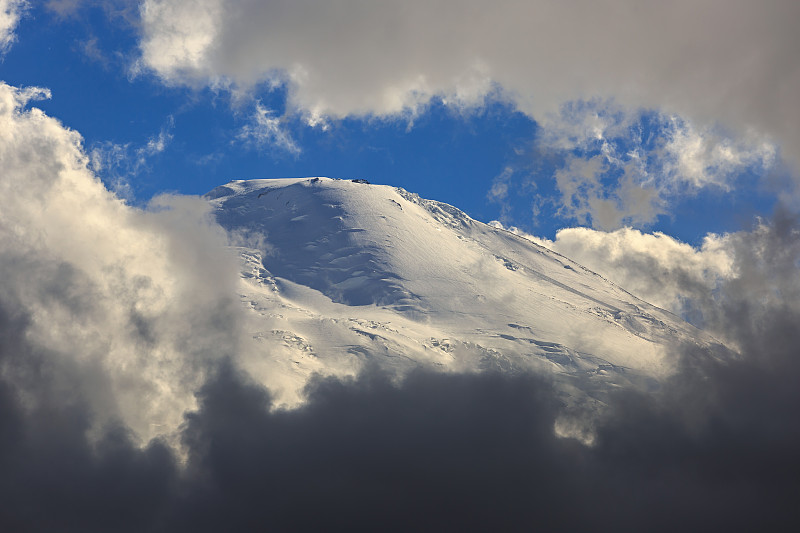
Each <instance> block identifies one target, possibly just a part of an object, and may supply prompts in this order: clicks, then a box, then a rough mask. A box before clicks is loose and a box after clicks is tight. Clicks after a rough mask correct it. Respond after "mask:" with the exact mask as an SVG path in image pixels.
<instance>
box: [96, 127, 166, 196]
mask: <svg viewBox="0 0 800 533" xmlns="http://www.w3.org/2000/svg"><path fill="white" fill-rule="evenodd" d="M174 126H175V121H174V118H173V117H169V119H168V120H167V122H166V124H165V125H164V126H163V127H162V128H161V130H160V131H159V132H158V134H157V135H154V136H152V137H150V138H149V139H147V142H145V143H144V144H142V145H138V146H136V145H134V144H132V143H125V144H118V143H113V142H108V141H106V142H102V143H97V144H95V145H94V146H93V147H92V149H91V151H90V153H89V156H90V165H91V168H92V170H93V171H94V172H95V173H97V174H98V175H100V176H102V177H103V178H104V179H105V180H106V182H107V183H108V184H109V185H110V186H111V187H112V189H113V190H114V192H115V193H117V194H118V195H120V196H122V197H124V198H131V197H132V194H133V193H132V190H131V185H130V180H131V179H132V178H134V177H136V176H139V175H140V174H141V173H143V172H147V171H148V168H149V166H148V165H149V161H150V159H151V158H153V157H155V156H157V155H158V154H160V153H162V152H164V150H165V149H166V148H167V145H168V144H169V143H170V141H172V137H173V135H172V129H173V128H174Z"/></svg>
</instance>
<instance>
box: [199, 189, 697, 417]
mask: <svg viewBox="0 0 800 533" xmlns="http://www.w3.org/2000/svg"><path fill="white" fill-rule="evenodd" d="M206 197H207V199H208V200H209V201H210V202H211V204H212V205H213V207H214V209H215V214H216V218H217V221H218V222H219V223H220V224H221V225H222V226H223V227H225V228H226V229H227V230H228V231H229V232H231V233H232V234H233V235H234V236H237V235H238V236H240V237H241V240H242V242H246V243H248V244H247V245H246V246H242V247H240V248H239V249H238V252H239V254H240V256H241V260H242V267H243V270H242V285H241V291H240V295H241V299H242V303H243V305H245V306H247V308H248V309H250V310H251V311H252V313H251V318H252V320H251V322H250V323H249V325H248V327H250V328H251V333H252V336H253V338H254V339H256V340H257V342H258V345H259V349H258V350H256V351H255V352H254V355H253V359H252V361H250V364H249V365H248V366H250V367H251V369H253V368H255V369H256V375H258V374H261V376H262V377H263V378H264V380H265V381H266V382H267V383H268V384H269V385H270V386H271V387H272V388H273V390H276V391H278V394H279V396H280V397H281V399H282V400H283V401H285V402H288V403H292V402H294V401H296V399H297V398H298V396H297V395H298V393H299V391H300V390H301V389H302V386H303V385H304V383H305V382H306V380H307V379H308V377H309V376H310V375H311V374H312V373H315V372H319V373H322V374H334V375H347V374H353V373H356V372H357V371H358V370H359V369H360V368H363V366H364V365H365V364H367V363H369V364H376V365H378V367H380V368H383V369H384V370H387V371H389V372H391V373H399V374H402V372H404V371H407V370H408V369H411V368H413V367H416V366H420V365H422V366H426V367H437V368H441V369H442V370H444V371H447V370H457V371H479V370H486V369H498V370H502V371H508V372H518V371H538V372H552V373H553V375H554V376H557V378H558V379H562V380H563V382H564V383H565V385H567V386H568V387H572V385H570V384H574V383H576V380H580V383H581V385H580V387H579V388H581V389H583V390H584V391H585V390H586V389H587V387H588V388H589V389H595V388H597V389H598V390H600V389H604V388H606V387H607V386H611V385H617V384H622V383H630V382H631V381H637V382H639V383H648V382H650V381H652V380H653V379H656V380H657V379H658V378H659V377H662V376H664V375H666V374H667V373H668V372H669V371H670V360H669V358H668V357H667V355H668V352H669V346H670V345H671V344H672V343H674V342H696V343H700V344H705V343H709V342H712V339H710V338H709V337H708V336H707V335H705V334H703V333H702V332H701V331H699V330H697V329H696V328H694V327H693V326H691V325H689V324H687V323H686V322H684V321H682V320H681V319H679V318H678V317H676V316H674V315H672V314H671V313H668V312H666V311H664V310H662V309H659V308H657V307H655V306H653V305H650V304H648V303H647V302H644V301H642V300H640V299H638V298H636V297H635V296H633V295H631V294H629V293H628V292H626V291H625V290H623V289H622V288H620V287H618V286H616V285H614V284H613V283H611V282H609V281H608V280H606V279H604V278H603V277H601V276H600V275H598V274H596V273H594V272H591V271H589V270H587V269H586V268H584V267H582V266H581V265H579V264H577V263H575V262H573V261H571V260H570V259H568V258H566V257H563V256H561V255H559V254H557V253H555V252H553V251H551V250H548V249H546V248H543V247H541V246H539V245H537V244H535V243H533V242H531V241H530V240H527V239H525V238H523V237H520V236H517V235H514V234H512V233H509V232H507V231H504V230H502V229H498V228H495V227H492V226H489V225H486V224H483V223H481V222H478V221H476V220H473V219H471V218H470V217H469V216H467V215H466V214H465V213H463V212H462V211H460V210H458V209H456V208H455V207H452V206H450V205H447V204H444V203H441V202H436V201H432V200H425V199H423V198H420V197H419V196H418V195H416V194H413V193H409V192H407V191H405V190H404V189H400V188H395V187H390V186H386V185H371V184H368V183H366V182H364V181H363V180H352V181H351V180H335V179H328V178H292V179H275V180H248V181H238V180H237V181H232V182H230V183H228V184H226V185H223V186H221V187H218V188H216V189H214V190H213V191H211V192H210V193H208V194H207V195H206ZM259 369H260V372H259V371H258V370H259Z"/></svg>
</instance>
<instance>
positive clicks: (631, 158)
mask: <svg viewBox="0 0 800 533" xmlns="http://www.w3.org/2000/svg"><path fill="white" fill-rule="evenodd" d="M541 126H542V130H541V134H540V135H539V138H538V140H537V148H538V150H539V152H540V153H544V154H547V155H548V156H551V157H552V156H554V157H555V158H556V159H561V160H563V162H562V163H559V164H558V166H557V168H556V170H555V172H554V178H555V180H556V187H557V188H558V190H559V192H560V194H561V204H562V207H561V209H560V211H559V214H561V215H562V216H565V217H567V218H568V219H572V220H576V221H577V222H579V223H580V224H589V225H591V226H593V227H595V228H596V229H603V230H613V229H617V228H620V227H623V226H638V227H641V226H646V225H648V224H650V223H652V222H654V221H655V219H656V217H658V216H659V215H661V214H663V213H667V212H668V208H669V206H670V205H671V204H672V203H674V202H676V201H679V200H680V199H681V198H682V197H684V196H692V195H695V194H697V193H698V192H699V191H700V190H702V189H708V188H710V189H712V190H717V191H724V192H729V191H731V190H733V189H735V188H736V186H737V185H738V184H739V183H740V181H741V179H742V178H743V176H750V178H749V179H751V180H753V181H755V180H757V179H759V178H761V177H763V176H765V175H766V174H767V172H768V171H769V169H770V168H772V166H773V165H774V164H775V161H776V159H777V148H776V147H775V146H774V145H773V144H771V143H770V142H768V141H766V140H765V139H764V138H763V136H760V135H757V134H755V133H753V132H748V133H747V134H745V135H741V136H739V137H736V138H732V137H730V136H726V135H725V134H724V132H723V131H722V130H721V129H720V128H719V127H712V126H703V127H700V126H697V125H696V124H693V123H691V122H689V121H687V120H685V119H681V118H680V117H678V116H676V115H668V114H664V113H660V112H657V111H652V110H644V109H626V108H623V107H621V106H620V105H618V104H617V103H615V102H614V101H604V100H599V99H595V100H590V101H575V102H568V103H567V104H565V105H563V106H562V107H561V109H560V111H559V113H553V114H549V115H548V116H547V117H546V118H545V119H544V120H542V121H541ZM753 176H755V178H753Z"/></svg>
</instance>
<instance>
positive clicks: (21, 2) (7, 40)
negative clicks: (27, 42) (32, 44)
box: [0, 0, 29, 56]
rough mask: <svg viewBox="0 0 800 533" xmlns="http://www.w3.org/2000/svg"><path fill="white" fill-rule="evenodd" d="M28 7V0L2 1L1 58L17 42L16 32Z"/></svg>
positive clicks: (0, 3)
mask: <svg viewBox="0 0 800 533" xmlns="http://www.w3.org/2000/svg"><path fill="white" fill-rule="evenodd" d="M28 7H29V4H28V2H27V0H0V56H2V54H4V53H6V52H7V51H8V49H9V48H10V47H11V45H12V43H13V42H14V41H15V40H16V38H17V36H16V35H15V33H14V30H16V29H17V24H19V20H20V18H22V15H23V14H24V13H25V10H26V9H27V8H28Z"/></svg>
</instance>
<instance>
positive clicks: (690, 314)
mask: <svg viewBox="0 0 800 533" xmlns="http://www.w3.org/2000/svg"><path fill="white" fill-rule="evenodd" d="M491 225H492V226H494V227H497V228H500V229H506V230H507V231H511V232H513V233H515V234H517V235H520V236H522V237H525V238H527V239H529V240H531V241H533V242H535V243H536V244H539V245H541V246H544V247H545V248H549V249H551V250H553V251H555V252H558V253H560V254H563V255H564V256H566V257H569V258H570V259H572V260H574V261H576V262H578V263H579V264H581V265H583V266H585V267H586V268H588V269H590V270H592V271H594V272H596V273H598V274H600V275H601V276H603V277H605V278H606V279H608V280H610V281H611V282H613V283H616V284H617V285H619V286H620V287H623V288H624V289H626V290H628V291H630V292H631V293H632V294H634V295H636V296H637V297H639V298H641V299H643V300H645V301H647V302H650V303H652V304H654V305H657V306H659V307H661V308H663V309H666V310H668V311H671V312H673V313H675V314H677V315H679V316H682V317H683V318H684V319H687V320H689V321H691V322H693V323H695V324H696V325H699V326H703V327H707V328H709V330H710V331H711V332H712V333H715V327H716V326H718V324H716V319H717V318H718V317H717V316H716V315H717V314H718V313H717V308H718V307H719V302H717V301H716V298H717V290H718V289H719V287H720V286H722V285H723V284H726V283H730V282H732V280H734V279H735V278H736V277H737V276H740V277H747V273H746V272H745V273H743V272H742V271H741V270H742V269H741V265H742V263H743V261H742V260H741V257H740V256H742V255H748V254H741V253H740V249H741V248H742V243H743V242H747V241H749V240H757V237H758V235H759V232H761V233H763V232H765V231H767V230H766V229H765V228H764V227H759V228H756V230H755V231H754V232H753V233H752V234H751V233H746V232H739V233H732V234H726V235H715V234H708V235H706V237H705V238H704V239H703V242H702V244H701V245H700V246H699V247H693V246H691V245H689V244H686V243H683V242H681V241H679V240H677V239H675V238H673V237H670V236H669V235H665V234H664V233H661V232H655V233H643V232H641V231H639V230H636V229H631V228H622V229H618V230H615V231H611V232H607V231H598V230H594V229H590V228H564V229H561V230H559V231H558V232H557V233H556V238H555V240H553V241H551V240H549V239H543V238H540V237H536V236H533V235H530V234H528V233H526V232H524V231H522V230H520V229H518V228H516V227H509V228H504V226H503V225H502V224H501V223H499V222H496V221H493V222H492V223H491ZM757 254H758V252H756V255H757ZM716 333H718V334H720V335H724V334H725V333H724V332H721V331H720V332H716ZM726 340H727V339H726Z"/></svg>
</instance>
